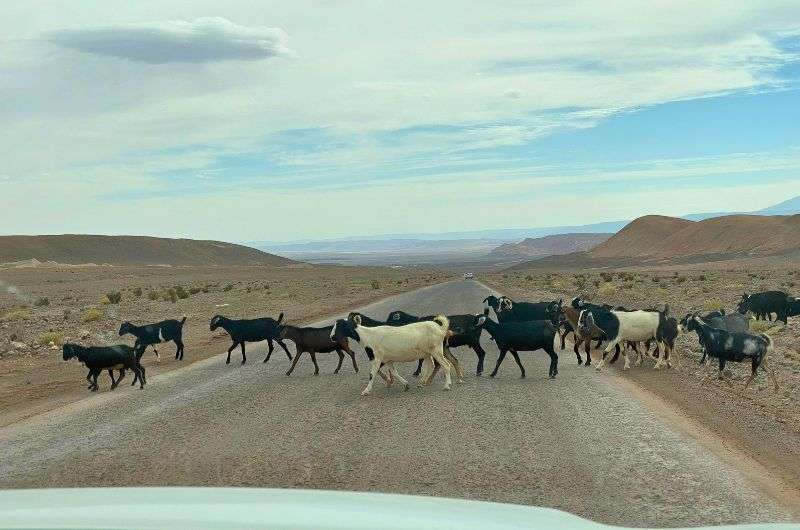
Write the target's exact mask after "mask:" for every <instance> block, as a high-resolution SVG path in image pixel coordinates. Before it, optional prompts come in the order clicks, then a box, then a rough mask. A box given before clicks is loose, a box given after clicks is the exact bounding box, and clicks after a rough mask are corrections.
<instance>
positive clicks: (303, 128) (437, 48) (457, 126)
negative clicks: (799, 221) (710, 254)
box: [0, 0, 800, 241]
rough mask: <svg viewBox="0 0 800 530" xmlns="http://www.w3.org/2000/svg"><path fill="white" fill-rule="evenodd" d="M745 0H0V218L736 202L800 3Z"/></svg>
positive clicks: (789, 155)
mask: <svg viewBox="0 0 800 530" xmlns="http://www.w3.org/2000/svg"><path fill="white" fill-rule="evenodd" d="M747 4H748V5H734V3H731V2H707V3H704V8H703V10H702V11H700V10H698V9H697V7H696V4H694V3H692V2H681V1H675V2H668V3H658V4H652V6H651V8H650V9H648V10H646V11H647V12H642V11H644V10H641V9H639V8H637V7H636V3H635V2H603V3H602V4H601V3H599V2H575V3H570V4H569V5H563V3H560V2H559V3H556V2H534V3H524V4H520V3H517V2H509V3H500V4H499V5H494V4H493V5H488V4H486V3H485V2H476V3H474V4H473V5H472V7H471V8H467V7H464V8H462V9H459V10H454V9H453V8H452V4H449V3H430V2H426V3H424V4H423V3H420V4H419V5H416V6H415V5H414V3H413V2H409V3H402V5H400V4H397V5H387V4H382V5H378V4H376V3H372V2H370V3H366V2H343V3H337V4H335V5H334V4H328V3H318V2H314V3H311V2H309V3H304V2H298V3H293V4H292V5H286V4H285V3H277V2H275V3H272V2H267V3H264V4H259V5H258V6H254V5H252V3H251V2H244V1H241V2H239V1H235V0H234V1H230V2H226V4H225V5H224V6H220V5H219V3H218V2H211V1H205V0H200V1H197V2H192V3H191V5H188V4H186V3H184V2H161V1H159V2H155V1H149V0H143V1H141V2H137V3H135V4H134V5H131V3H130V2H116V1H111V2H102V3H99V2H98V3H92V2H83V3H80V4H75V3H74V2H67V1H64V2H58V1H56V2H49V3H48V4H46V5H44V4H42V5H38V6H36V7H35V8H31V7H29V6H28V7H26V6H15V5H10V4H9V5H3V6H0V32H1V33H2V35H4V43H5V46H4V48H5V49H6V50H8V51H10V52H11V53H8V54H4V56H2V57H0V100H2V101H4V102H6V103H7V104H6V105H2V106H0V119H2V120H3V123H4V127H3V128H2V130H0V143H2V145H3V146H4V149H3V150H2V151H1V152H0V196H3V197H4V198H5V199H6V200H5V201H4V208H5V210H6V214H7V215H4V221H5V222H4V223H3V225H2V227H1V228H0V231H2V233H6V234H13V233H25V234H35V233H111V234H115V233H124V234H149V235H160V236H174V237H197V238H210V239H223V240H233V241H246V240H292V239H306V238H312V239H313V238H316V239H320V238H327V237H342V236H350V235H369V234H382V233H404V232H439V231H461V230H476V229H494V228H519V227H536V226H556V225H573V224H582V223H591V222H599V221H606V220H618V219H627V218H633V217H636V216H639V215H643V214H648V213H659V214H665V215H681V214H685V213H693V212H702V211H724V210H751V209H759V208H762V207H765V206H768V205H770V204H773V203H776V202H780V201H782V200H784V199H787V198H789V197H792V196H795V195H800V178H798V175H800V134H799V133H800V126H798V123H800V82H799V81H800V12H798V10H797V9H796V4H794V3H793V2H777V1H776V2H759V3H758V4H757V5H756V4H755V3H747ZM154 13H157V16H155V17H154ZM8 103H10V104H8Z"/></svg>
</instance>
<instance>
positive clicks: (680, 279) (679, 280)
mask: <svg viewBox="0 0 800 530" xmlns="http://www.w3.org/2000/svg"><path fill="white" fill-rule="evenodd" d="M685 281H686V276H676V277H675V283H683V282H685Z"/></svg>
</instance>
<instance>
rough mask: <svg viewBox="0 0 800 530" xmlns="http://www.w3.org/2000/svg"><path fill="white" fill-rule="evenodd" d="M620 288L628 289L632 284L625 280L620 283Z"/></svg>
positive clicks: (631, 287)
mask: <svg viewBox="0 0 800 530" xmlns="http://www.w3.org/2000/svg"><path fill="white" fill-rule="evenodd" d="M622 288H623V289H625V290H628V291H629V290H631V289H633V284H632V283H631V282H625V283H623V284H622Z"/></svg>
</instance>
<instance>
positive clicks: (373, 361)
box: [331, 315, 452, 396]
mask: <svg viewBox="0 0 800 530" xmlns="http://www.w3.org/2000/svg"><path fill="white" fill-rule="evenodd" d="M449 326H450V322H449V321H448V319H447V317H446V316H444V315H437V316H436V317H434V319H433V320H432V321H424V322H415V323H412V324H407V325H405V326H397V327H394V326H376V327H372V328H371V327H366V326H362V325H361V317H359V316H358V315H356V316H355V317H354V318H353V321H352V322H351V321H348V320H345V319H339V320H337V321H336V324H334V326H333V330H332V331H331V335H332V336H335V335H337V334H341V336H344V337H348V338H351V339H353V340H355V341H356V342H358V343H359V344H360V345H361V346H362V347H363V348H364V351H365V352H366V353H367V357H369V360H370V375H369V383H367V386H366V388H365V389H364V390H363V391H362V392H361V395H362V396H365V395H367V394H369V393H370V392H371V391H372V383H373V382H374V381H375V376H376V375H378V372H379V370H380V367H381V365H382V364H385V365H386V367H387V369H388V370H389V373H390V374H391V378H392V379H397V380H398V381H400V383H402V384H403V385H404V386H405V388H406V389H408V388H409V384H408V381H406V380H405V379H404V378H403V377H402V376H401V375H400V374H399V373H398V372H397V369H396V368H395V367H394V363H396V362H411V361H416V360H418V359H423V360H424V367H425V369H424V371H423V374H422V378H421V379H420V381H419V382H418V386H424V384H425V381H428V380H429V379H430V377H432V375H433V361H434V360H435V361H436V362H438V363H439V364H440V365H441V367H442V369H443V370H444V378H445V385H444V388H445V390H450V385H451V380H450V372H451V369H452V365H451V364H450V361H448V360H447V359H445V357H444V348H443V345H444V340H445V337H446V336H447V334H448V330H449Z"/></svg>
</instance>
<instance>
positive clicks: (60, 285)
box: [0, 265, 452, 426]
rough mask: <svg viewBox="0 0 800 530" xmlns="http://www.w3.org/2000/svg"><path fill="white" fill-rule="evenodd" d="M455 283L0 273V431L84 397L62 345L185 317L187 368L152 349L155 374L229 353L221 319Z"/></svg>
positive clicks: (426, 276)
mask: <svg viewBox="0 0 800 530" xmlns="http://www.w3.org/2000/svg"><path fill="white" fill-rule="evenodd" d="M449 277H452V275H451V274H448V273H444V272H441V271H432V270H427V269H421V268H414V267H412V268H373V267H347V268H344V267H330V266H315V267H310V266H306V265H295V266H289V267H246V266H242V267H147V266H142V267H125V266H51V267H24V268H6V269H0V372H1V373H2V374H3V375H2V377H0V426H2V425H6V424H8V423H9V422H13V421H16V420H18V419H20V418H23V417H26V416H30V415H32V414H37V413H40V412H43V411H45V410H49V409H51V408H53V407H55V406H59V405H63V404H65V403H69V402H71V401H74V400H76V399H80V398H83V397H85V388H83V385H82V384H81V374H83V373H84V369H83V367H82V366H80V365H79V364H78V363H77V362H74V361H73V362H70V363H65V362H64V361H63V360H62V357H61V348H60V346H61V344H63V343H64V342H79V343H81V344H84V345H108V344H131V345H132V344H133V340H134V338H133V337H132V336H131V335H126V336H124V337H120V336H119V335H118V331H119V326H120V324H121V323H122V322H123V321H126V320H128V321H131V322H133V323H135V324H143V323H147V322H157V321H160V320H163V319H167V318H176V319H180V318H181V317H182V316H183V315H186V317H187V321H186V325H185V327H184V341H185V343H186V352H185V356H184V360H183V361H180V362H179V361H176V360H175V359H174V353H175V347H174V345H173V344H172V343H169V344H163V345H162V346H161V347H160V348H159V354H160V362H158V363H156V359H155V355H154V354H153V350H152V349H148V351H147V352H146V354H145V357H144V360H143V362H144V364H145V366H146V367H150V366H154V368H153V369H152V370H148V373H153V374H155V373H160V372H164V371H169V370H173V369H175V368H180V367H182V366H184V365H186V364H190V363H192V362H195V361H197V360H201V359H204V358H207V357H208V356H210V355H213V354H216V353H219V352H220V351H223V350H225V349H227V347H228V346H229V345H230V341H229V339H228V336H227V335H226V334H224V332H223V330H218V331H217V332H215V333H213V334H212V333H211V332H210V331H209V327H208V324H209V320H210V319H211V317H212V316H213V315H215V314H223V315H225V316H228V317H230V318H256V317H262V316H270V317H273V318H277V316H278V314H279V313H280V312H284V313H285V319H286V320H287V321H288V322H292V323H299V322H310V321H312V320H318V319H319V318H321V317H323V316H326V315H330V314H333V313H336V312H339V311H342V310H343V309H345V308H348V307H354V306H359V305H363V304H365V303H368V302H370V301H373V300H376V299H379V298H383V297H386V296H388V295H391V294H394V293H399V292H403V291H407V290H411V289H416V288H418V287H421V286H424V285H429V284H431V283H436V282H439V281H443V280H445V279H447V278H449ZM109 294H111V297H112V298H114V297H115V296H114V295H116V294H121V300H120V301H119V302H118V303H110V301H109V299H108V295H109ZM384 316H385V315H384ZM278 353H279V354H280V355H284V353H283V351H282V350H278ZM236 354H238V349H237V351H236ZM252 361H258V362H260V361H261V359H256V358H253V359H252ZM84 375H85V374H84Z"/></svg>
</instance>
